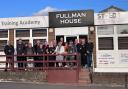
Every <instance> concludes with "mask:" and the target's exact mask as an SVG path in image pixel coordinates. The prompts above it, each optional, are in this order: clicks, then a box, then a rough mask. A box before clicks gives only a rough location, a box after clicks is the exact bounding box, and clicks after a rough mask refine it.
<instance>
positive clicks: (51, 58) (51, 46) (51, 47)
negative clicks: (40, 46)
mask: <svg viewBox="0 0 128 89" xmlns="http://www.w3.org/2000/svg"><path fill="white" fill-rule="evenodd" d="M55 49H56V46H55V45H54V44H53V42H52V41H51V42H50V44H49V47H48V49H47V54H55ZM48 59H49V61H55V60H56V57H55V56H49V57H48ZM54 66H55V63H53V62H51V63H49V67H54Z"/></svg>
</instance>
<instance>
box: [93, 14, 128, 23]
mask: <svg viewBox="0 0 128 89" xmlns="http://www.w3.org/2000/svg"><path fill="white" fill-rule="evenodd" d="M94 16H95V17H94V21H95V22H94V24H95V25H105V24H127V23H128V18H127V16H128V12H106V13H95V14H94Z"/></svg>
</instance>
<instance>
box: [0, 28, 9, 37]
mask: <svg viewBox="0 0 128 89" xmlns="http://www.w3.org/2000/svg"><path fill="white" fill-rule="evenodd" d="M0 38H8V30H0Z"/></svg>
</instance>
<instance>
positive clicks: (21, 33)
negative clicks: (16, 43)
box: [16, 30, 30, 37]
mask: <svg viewBox="0 0 128 89" xmlns="http://www.w3.org/2000/svg"><path fill="white" fill-rule="evenodd" d="M16 37H30V30H16Z"/></svg>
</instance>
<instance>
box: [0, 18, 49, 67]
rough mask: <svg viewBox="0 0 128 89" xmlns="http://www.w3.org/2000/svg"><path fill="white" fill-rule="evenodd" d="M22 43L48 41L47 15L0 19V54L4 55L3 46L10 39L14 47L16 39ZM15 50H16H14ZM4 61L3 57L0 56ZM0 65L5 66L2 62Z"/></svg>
mask: <svg viewBox="0 0 128 89" xmlns="http://www.w3.org/2000/svg"><path fill="white" fill-rule="evenodd" d="M19 39H22V40H23V42H24V43H28V42H30V43H32V45H34V43H35V42H36V40H40V41H41V42H44V41H48V16H33V17H16V18H1V19H0V55H4V47H5V45H6V44H7V41H10V42H11V44H12V45H14V48H15V49H16V44H17V40H19ZM15 52H16V51H15ZM0 60H1V61H5V57H4V58H3V57H0ZM0 66H3V67H4V66H5V65H4V63H3V64H2V63H1V64H0Z"/></svg>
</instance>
